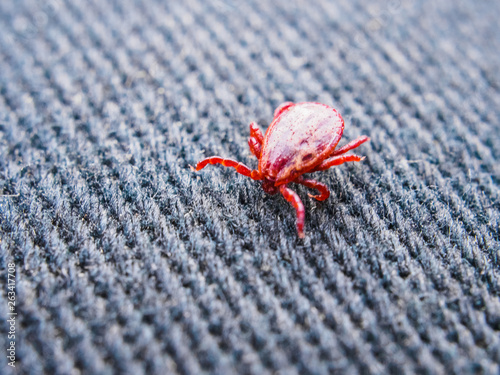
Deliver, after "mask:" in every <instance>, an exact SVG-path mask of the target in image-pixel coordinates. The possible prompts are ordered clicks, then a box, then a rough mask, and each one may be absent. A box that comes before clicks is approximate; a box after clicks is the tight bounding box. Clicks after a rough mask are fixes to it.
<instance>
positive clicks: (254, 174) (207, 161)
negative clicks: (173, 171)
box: [196, 156, 263, 180]
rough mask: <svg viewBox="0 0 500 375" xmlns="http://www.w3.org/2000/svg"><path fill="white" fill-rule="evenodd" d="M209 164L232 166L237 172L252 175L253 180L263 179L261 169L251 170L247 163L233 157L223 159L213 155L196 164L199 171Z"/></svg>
mask: <svg viewBox="0 0 500 375" xmlns="http://www.w3.org/2000/svg"><path fill="white" fill-rule="evenodd" d="M207 164H222V165H223V166H224V167H232V168H234V169H236V172H238V173H239V174H242V175H243V176H247V177H250V178H251V179H252V180H262V179H263V178H262V175H261V174H260V172H259V171H256V170H253V171H252V170H251V169H250V168H248V167H247V166H246V165H245V164H243V163H239V162H237V161H235V160H232V159H223V158H221V157H219V156H211V157H209V158H206V159H203V160H202V161H200V162H198V164H196V170H197V171H199V170H200V169H203V168H205V167H206V166H207Z"/></svg>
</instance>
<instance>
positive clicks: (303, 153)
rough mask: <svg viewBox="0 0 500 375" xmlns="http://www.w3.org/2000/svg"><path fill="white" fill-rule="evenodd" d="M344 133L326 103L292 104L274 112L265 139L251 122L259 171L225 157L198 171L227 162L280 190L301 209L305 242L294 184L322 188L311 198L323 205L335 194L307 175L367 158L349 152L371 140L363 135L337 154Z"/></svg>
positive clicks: (300, 231)
mask: <svg viewBox="0 0 500 375" xmlns="http://www.w3.org/2000/svg"><path fill="white" fill-rule="evenodd" d="M343 131H344V120H343V119H342V116H341V115H340V114H339V113H338V112H337V111H336V110H335V109H334V108H332V107H329V106H327V105H325V104H320V103H309V102H306V103H291V102H286V103H283V104H281V105H280V106H279V107H278V108H277V109H276V110H275V111H274V119H273V121H272V122H271V125H270V126H269V127H268V128H267V131H266V134H265V135H262V132H261V130H260V129H259V127H258V126H257V124H256V123H255V122H252V123H251V124H250V138H249V139H248V146H250V151H251V152H252V154H254V155H255V157H256V158H257V159H258V160H259V166H258V169H257V170H251V169H250V168H248V167H247V166H246V165H244V164H242V163H239V162H237V161H235V160H232V159H224V158H221V157H220V156H211V157H209V158H206V159H203V160H201V161H200V162H199V163H198V164H197V165H196V170H197V171H199V170H200V169H203V168H205V166H206V165H207V164H222V165H223V166H225V167H232V168H235V169H236V172H238V173H240V174H242V175H244V176H247V177H250V178H251V179H253V180H259V181H262V188H263V189H264V191H265V192H266V193H268V194H276V193H278V192H280V193H281V194H282V195H283V197H284V198H285V199H286V200H287V201H288V202H289V203H291V204H292V206H293V207H294V208H295V211H296V212H297V233H298V235H299V237H300V238H304V222H305V210H304V205H303V204H302V201H301V200H300V198H299V196H298V195H297V193H296V192H295V191H293V190H292V189H290V187H289V184H290V183H291V182H294V183H297V184H301V185H304V186H307V187H309V188H312V189H316V190H317V191H318V193H319V194H317V195H311V194H308V195H309V196H310V197H311V198H315V199H317V200H318V201H324V200H325V199H327V198H328V197H329V196H330V191H329V190H328V187H327V186H326V185H325V184H322V183H321V182H318V181H315V180H310V179H307V178H305V177H304V174H305V173H312V172H318V171H324V170H326V169H328V168H330V167H333V166H334V165H340V164H343V163H345V162H350V161H361V160H363V159H364V157H361V156H358V155H352V154H351V155H344V154H345V153H346V152H348V151H350V150H352V149H354V148H356V147H358V146H359V145H361V144H362V143H364V142H366V141H368V140H369V139H370V138H368V137H367V136H361V137H359V138H357V139H355V140H354V141H352V142H349V143H348V144H346V145H344V146H343V147H340V148H339V149H337V150H336V149H335V147H337V145H338V143H339V141H340V138H341V137H342V133H343Z"/></svg>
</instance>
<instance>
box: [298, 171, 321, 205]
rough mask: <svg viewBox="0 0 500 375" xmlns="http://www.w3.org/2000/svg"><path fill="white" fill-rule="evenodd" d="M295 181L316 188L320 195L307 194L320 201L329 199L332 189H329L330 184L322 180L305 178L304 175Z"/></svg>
mask: <svg viewBox="0 0 500 375" xmlns="http://www.w3.org/2000/svg"><path fill="white" fill-rule="evenodd" d="M294 182H296V183H298V184H301V185H304V186H307V187H308V188H311V189H316V190H317V191H318V192H319V195H312V194H309V193H308V194H307V195H309V196H310V197H311V198H314V199H316V200H318V201H324V200H325V199H328V197H329V196H330V190H328V186H326V185H325V184H322V183H321V182H318V181H315V180H308V179H305V178H304V177H302V176H300V177H299V178H298V179H296V180H295V181H294Z"/></svg>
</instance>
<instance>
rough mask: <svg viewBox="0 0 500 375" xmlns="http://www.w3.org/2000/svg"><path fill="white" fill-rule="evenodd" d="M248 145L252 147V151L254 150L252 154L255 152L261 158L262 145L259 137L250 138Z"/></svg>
mask: <svg viewBox="0 0 500 375" xmlns="http://www.w3.org/2000/svg"><path fill="white" fill-rule="evenodd" d="M248 147H250V151H251V152H252V154H254V155H255V157H256V158H257V159H260V153H261V151H262V145H261V144H260V143H259V141H258V140H257V139H255V137H250V138H248Z"/></svg>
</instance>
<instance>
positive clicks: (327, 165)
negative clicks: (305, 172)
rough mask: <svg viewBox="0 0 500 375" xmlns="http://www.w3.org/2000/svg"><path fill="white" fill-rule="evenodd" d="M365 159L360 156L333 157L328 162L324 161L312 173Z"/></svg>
mask: <svg viewBox="0 0 500 375" xmlns="http://www.w3.org/2000/svg"><path fill="white" fill-rule="evenodd" d="M364 158H365V157H364V156H363V157H361V156H358V155H339V156H333V157H331V158H328V159H326V160H323V162H322V163H321V164H320V165H318V166H317V167H316V168H314V170H312V171H311V172H317V171H324V170H325V169H328V168H330V167H333V166H334V165H340V164H344V163H346V162H348V161H361V160H363V159H364Z"/></svg>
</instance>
